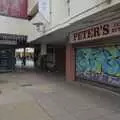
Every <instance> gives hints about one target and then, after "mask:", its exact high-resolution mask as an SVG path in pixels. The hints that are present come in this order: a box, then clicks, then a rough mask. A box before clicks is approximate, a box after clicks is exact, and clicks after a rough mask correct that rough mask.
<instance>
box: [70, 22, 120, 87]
mask: <svg viewBox="0 0 120 120" xmlns="http://www.w3.org/2000/svg"><path fill="white" fill-rule="evenodd" d="M69 44H70V45H71V46H72V49H73V51H72V52H73V53H74V54H73V56H72V57H74V58H72V57H71V58H72V59H73V60H74V62H73V61H72V62H71V64H73V65H71V66H74V67H72V68H73V69H74V70H72V71H71V72H74V71H75V72H74V77H73V78H74V80H90V81H97V82H100V83H105V84H109V85H113V86H118V87H120V20H113V21H111V22H106V23H102V24H97V25H94V26H91V27H88V28H85V29H81V30H78V31H75V32H72V33H71V34H70V41H69Z"/></svg>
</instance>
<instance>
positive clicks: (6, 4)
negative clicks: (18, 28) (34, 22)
mask: <svg viewBox="0 0 120 120" xmlns="http://www.w3.org/2000/svg"><path fill="white" fill-rule="evenodd" d="M0 14H1V15H6V16H12V17H26V16H27V0H0Z"/></svg>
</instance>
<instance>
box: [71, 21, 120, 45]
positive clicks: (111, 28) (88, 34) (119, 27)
mask: <svg viewBox="0 0 120 120" xmlns="http://www.w3.org/2000/svg"><path fill="white" fill-rule="evenodd" d="M118 35H120V20H116V21H112V22H109V23H104V24H98V25H95V26H92V27H88V28H85V29H81V30H79V31H76V32H72V33H71V34H70V43H77V42H83V41H89V40H94V39H100V38H106V37H112V36H118Z"/></svg>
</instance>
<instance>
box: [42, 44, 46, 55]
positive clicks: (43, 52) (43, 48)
mask: <svg viewBox="0 0 120 120" xmlns="http://www.w3.org/2000/svg"><path fill="white" fill-rule="evenodd" d="M46 54H47V45H46V44H41V55H46Z"/></svg>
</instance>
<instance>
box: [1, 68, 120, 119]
mask: <svg viewBox="0 0 120 120" xmlns="http://www.w3.org/2000/svg"><path fill="white" fill-rule="evenodd" d="M0 91H1V92H0V120H120V95H119V94H117V93H115V92H111V91H109V90H106V89H103V88H98V87H95V86H91V85H88V84H83V83H78V82H77V83H76V82H75V83H72V82H68V81H65V80H64V76H62V75H61V74H58V73H56V74H55V73H42V72H39V71H37V72H36V71H35V70H34V69H33V70H32V69H31V70H27V69H25V68H24V69H21V70H20V69H18V70H17V71H16V72H13V73H5V74H0Z"/></svg>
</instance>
